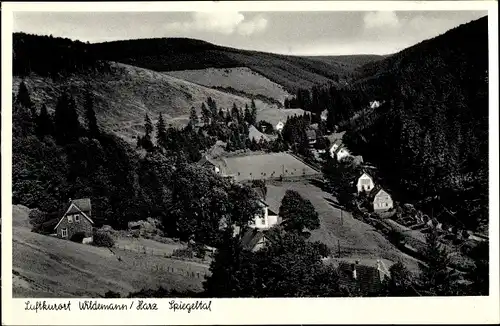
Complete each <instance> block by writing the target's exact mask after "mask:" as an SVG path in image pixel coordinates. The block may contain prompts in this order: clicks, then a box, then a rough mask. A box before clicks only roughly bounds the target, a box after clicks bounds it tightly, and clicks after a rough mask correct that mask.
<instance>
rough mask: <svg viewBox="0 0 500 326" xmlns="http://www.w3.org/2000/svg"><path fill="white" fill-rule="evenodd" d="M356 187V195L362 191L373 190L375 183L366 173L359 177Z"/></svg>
mask: <svg viewBox="0 0 500 326" xmlns="http://www.w3.org/2000/svg"><path fill="white" fill-rule="evenodd" d="M356 187H357V188H358V193H360V192H362V191H366V192H370V191H371V190H372V189H373V188H375V183H374V182H373V179H372V177H370V175H368V173H363V174H362V175H361V176H360V177H359V179H358V182H357V184H356Z"/></svg>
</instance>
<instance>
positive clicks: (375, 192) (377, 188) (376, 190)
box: [368, 184, 391, 200]
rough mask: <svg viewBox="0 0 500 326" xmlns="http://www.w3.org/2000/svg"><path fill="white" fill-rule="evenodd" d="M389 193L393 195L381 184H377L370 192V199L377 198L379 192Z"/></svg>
mask: <svg viewBox="0 0 500 326" xmlns="http://www.w3.org/2000/svg"><path fill="white" fill-rule="evenodd" d="M379 193H380V194H387V195H388V196H389V197H390V196H391V195H390V194H389V193H388V192H387V191H385V190H384V189H383V188H382V187H381V186H380V185H378V184H377V185H375V187H373V189H372V190H371V191H370V193H369V194H368V197H369V198H370V199H372V200H373V199H375V197H376V196H377V195H378V194H379Z"/></svg>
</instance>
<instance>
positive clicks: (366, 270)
mask: <svg viewBox="0 0 500 326" xmlns="http://www.w3.org/2000/svg"><path fill="white" fill-rule="evenodd" d="M353 268H356V279H354V278H353ZM338 271H339V277H340V282H341V284H344V285H346V286H348V287H357V288H358V289H359V290H360V291H361V292H362V293H364V294H373V293H377V292H378V291H380V289H381V286H382V281H381V278H380V273H379V271H378V269H377V268H376V267H372V266H366V265H361V264H355V263H354V264H353V263H348V262H340V263H339V267H338Z"/></svg>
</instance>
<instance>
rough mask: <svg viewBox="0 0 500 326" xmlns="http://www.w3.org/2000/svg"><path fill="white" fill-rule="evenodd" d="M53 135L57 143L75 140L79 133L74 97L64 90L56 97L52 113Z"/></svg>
mask: <svg viewBox="0 0 500 326" xmlns="http://www.w3.org/2000/svg"><path fill="white" fill-rule="evenodd" d="M54 120H55V121H54V122H55V136H56V140H57V142H58V143H59V144H66V143H71V142H73V141H75V140H76V139H77V138H78V135H79V133H80V122H79V121H78V113H77V112H76V103H75V99H74V98H73V97H72V96H71V95H68V94H67V93H66V92H64V93H63V94H62V95H61V96H60V97H59V99H58V101H57V104H56V110H55V114H54Z"/></svg>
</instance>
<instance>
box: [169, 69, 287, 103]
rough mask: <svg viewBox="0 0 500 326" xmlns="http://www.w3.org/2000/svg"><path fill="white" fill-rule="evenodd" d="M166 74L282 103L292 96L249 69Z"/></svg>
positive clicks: (183, 71) (205, 70)
mask: <svg viewBox="0 0 500 326" xmlns="http://www.w3.org/2000/svg"><path fill="white" fill-rule="evenodd" d="M166 74H168V75H169V76H173V77H176V78H180V79H184V80H187V81H190V82H193V83H196V84H199V85H203V86H207V87H222V88H233V89H235V90H237V91H240V92H244V93H247V94H252V95H262V96H265V97H268V98H271V99H275V100H277V101H279V102H281V103H283V101H284V100H285V98H287V97H288V96H290V94H289V93H288V92H287V91H286V90H285V89H284V88H283V86H281V85H278V84H276V83H274V82H272V81H271V80H269V79H268V78H266V77H264V76H262V75H261V74H259V73H256V72H254V71H252V70H251V69H249V68H247V67H237V68H224V69H223V68H207V69H197V70H180V71H167V72H166Z"/></svg>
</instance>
